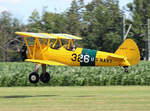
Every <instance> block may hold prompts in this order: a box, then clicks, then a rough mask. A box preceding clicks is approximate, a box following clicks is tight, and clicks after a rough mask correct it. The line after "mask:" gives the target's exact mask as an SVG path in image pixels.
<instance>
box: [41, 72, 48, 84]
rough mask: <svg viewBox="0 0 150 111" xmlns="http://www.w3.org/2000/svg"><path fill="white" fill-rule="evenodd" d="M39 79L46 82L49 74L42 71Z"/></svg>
mask: <svg viewBox="0 0 150 111" xmlns="http://www.w3.org/2000/svg"><path fill="white" fill-rule="evenodd" d="M40 80H41V81H42V82H43V83H48V82H49V80H50V74H49V73H48V72H46V73H42V74H41V75H40Z"/></svg>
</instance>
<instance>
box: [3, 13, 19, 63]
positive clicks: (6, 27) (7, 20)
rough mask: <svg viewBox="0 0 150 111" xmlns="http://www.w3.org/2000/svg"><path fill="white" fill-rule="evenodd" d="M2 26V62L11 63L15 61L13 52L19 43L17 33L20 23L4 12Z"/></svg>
mask: <svg viewBox="0 0 150 111" xmlns="http://www.w3.org/2000/svg"><path fill="white" fill-rule="evenodd" d="M0 24H1V25H0V52H1V55H0V58H1V59H0V60H1V61H9V60H11V59H13V54H12V52H14V51H12V50H13V48H14V43H15V41H17V39H16V38H15V37H16V35H15V31H19V21H18V20H17V19H16V18H12V17H11V14H10V13H9V12H6V11H4V12H2V13H1V14H0Z"/></svg>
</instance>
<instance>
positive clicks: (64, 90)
mask: <svg viewBox="0 0 150 111" xmlns="http://www.w3.org/2000/svg"><path fill="white" fill-rule="evenodd" d="M0 111H150V87H149V86H106V87H103V86H91V87H87V86H83V87H3V88H0Z"/></svg>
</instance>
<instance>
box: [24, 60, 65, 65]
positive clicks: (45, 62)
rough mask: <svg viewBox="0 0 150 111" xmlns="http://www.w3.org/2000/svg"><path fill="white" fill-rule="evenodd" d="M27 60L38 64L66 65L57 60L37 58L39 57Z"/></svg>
mask: <svg viewBox="0 0 150 111" xmlns="http://www.w3.org/2000/svg"><path fill="white" fill-rule="evenodd" d="M25 61H26V62H33V63H37V64H47V65H52V66H66V65H65V64H62V63H59V62H55V61H48V60H37V59H26V60H25Z"/></svg>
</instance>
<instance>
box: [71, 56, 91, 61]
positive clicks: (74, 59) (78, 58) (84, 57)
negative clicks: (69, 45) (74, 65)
mask: <svg viewBox="0 0 150 111" xmlns="http://www.w3.org/2000/svg"><path fill="white" fill-rule="evenodd" d="M72 57H73V58H71V60H72V61H78V62H84V63H89V61H90V56H89V55H83V54H79V55H77V54H72Z"/></svg>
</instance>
